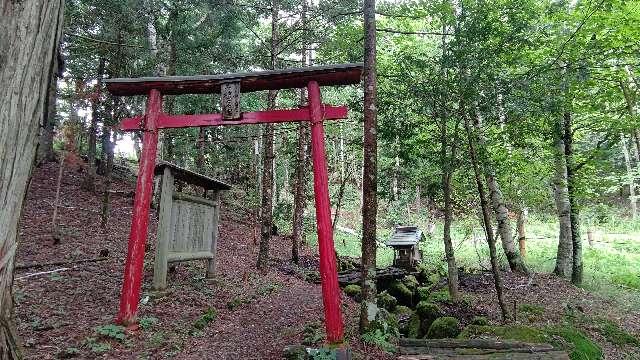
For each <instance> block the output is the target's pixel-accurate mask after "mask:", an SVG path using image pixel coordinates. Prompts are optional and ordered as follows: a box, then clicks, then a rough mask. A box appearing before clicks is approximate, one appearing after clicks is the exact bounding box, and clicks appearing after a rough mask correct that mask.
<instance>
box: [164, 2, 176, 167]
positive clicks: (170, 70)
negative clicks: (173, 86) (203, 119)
mask: <svg viewBox="0 0 640 360" xmlns="http://www.w3.org/2000/svg"><path fill="white" fill-rule="evenodd" d="M170 16H172V17H174V18H175V16H176V11H172V12H171V15H170ZM177 63H178V51H177V48H176V39H175V34H173V33H172V34H171V37H170V39H169V63H168V64H167V76H174V75H176V66H177ZM164 98H165V99H166V101H165V103H164V104H165V105H164V107H165V112H166V113H167V114H173V109H174V107H175V103H176V97H175V95H167V96H165V97H164ZM163 134H164V145H165V150H164V153H165V154H164V155H165V160H167V161H174V145H173V139H172V136H171V134H172V132H171V131H166V130H165V131H163Z"/></svg>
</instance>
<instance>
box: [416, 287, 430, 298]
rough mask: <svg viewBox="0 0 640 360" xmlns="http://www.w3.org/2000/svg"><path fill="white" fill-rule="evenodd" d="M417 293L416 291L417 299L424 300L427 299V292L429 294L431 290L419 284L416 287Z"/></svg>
mask: <svg viewBox="0 0 640 360" xmlns="http://www.w3.org/2000/svg"><path fill="white" fill-rule="evenodd" d="M417 293H418V301H424V300H428V299H429V294H431V291H430V289H429V288H428V287H426V286H421V287H419V288H418V291H417Z"/></svg>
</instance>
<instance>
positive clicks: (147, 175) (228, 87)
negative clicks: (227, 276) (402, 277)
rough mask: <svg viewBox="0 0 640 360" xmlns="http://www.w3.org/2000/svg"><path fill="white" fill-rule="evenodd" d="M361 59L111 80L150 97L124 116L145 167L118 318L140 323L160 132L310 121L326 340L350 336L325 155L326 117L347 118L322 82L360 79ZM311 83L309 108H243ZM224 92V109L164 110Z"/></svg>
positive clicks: (118, 91)
mask: <svg viewBox="0 0 640 360" xmlns="http://www.w3.org/2000/svg"><path fill="white" fill-rule="evenodd" d="M361 73H362V64H342V65H329V66H312V67H305V68H299V69H286V70H275V71H261V72H251V73H237V74H225V75H205V76H168V77H149V78H129V79H109V80H106V84H107V89H108V90H109V92H111V94H113V95H117V96H133V95H146V96H147V108H146V113H145V115H141V116H136V117H133V118H127V119H123V120H122V122H121V123H120V128H121V129H122V130H125V131H132V130H141V131H144V136H143V142H142V154H141V157H140V167H139V168H140V170H139V173H138V180H137V184H136V193H135V199H134V205H133V214H132V219H131V231H130V233H129V245H128V252H127V260H126V263H125V269H124V281H123V284H122V293H121V297H120V310H119V312H118V318H117V320H118V321H119V322H121V323H125V324H130V323H133V322H135V321H136V314H137V310H138V301H139V298H140V287H141V285H142V275H143V260H144V247H145V242H146V240H147V234H148V225H149V206H150V204H151V197H152V194H153V176H154V175H153V169H154V166H155V162H156V150H157V146H158V131H159V130H161V129H167V128H182V127H193V126H224V125H245V124H265V123H279V122H299V121H309V122H310V123H311V150H312V160H313V190H314V195H315V201H316V221H317V231H318V248H319V252H320V278H321V280H322V299H323V304H324V317H325V327H326V331H327V341H329V342H330V343H340V342H342V340H343V334H344V331H343V322H342V314H341V310H340V288H339V286H338V278H337V269H336V258H335V249H334V244H333V231H332V227H331V209H330V203H329V185H328V175H327V160H326V156H325V142H324V137H325V135H324V123H323V122H324V120H336V119H343V118H346V117H347V108H346V107H345V106H330V105H325V104H322V99H321V96H320V86H331V85H348V84H357V83H359V82H360V77H361ZM304 87H306V88H307V92H308V98H309V103H308V106H306V107H302V108H298V109H285V110H268V111H257V112H241V111H240V109H239V103H240V101H239V96H240V93H241V92H251V91H260V90H279V89H292V88H304ZM210 93H221V94H222V96H221V97H222V113H220V114H203V115H171V114H165V113H163V112H162V96H163V95H181V94H210Z"/></svg>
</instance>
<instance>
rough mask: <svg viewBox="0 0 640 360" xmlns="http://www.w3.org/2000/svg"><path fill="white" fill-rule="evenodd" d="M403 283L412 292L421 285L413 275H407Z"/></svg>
mask: <svg viewBox="0 0 640 360" xmlns="http://www.w3.org/2000/svg"><path fill="white" fill-rule="evenodd" d="M402 283H403V284H404V285H405V286H406V287H407V288H408V289H409V290H411V291H415V290H416V289H417V288H418V286H420V283H419V282H418V280H417V279H416V277H415V276H413V275H407V276H405V277H404V278H403V279H402Z"/></svg>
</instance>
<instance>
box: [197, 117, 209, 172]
mask: <svg viewBox="0 0 640 360" xmlns="http://www.w3.org/2000/svg"><path fill="white" fill-rule="evenodd" d="M206 132H207V128H206V127H204V126H200V128H199V129H198V140H197V141H196V167H197V168H198V170H199V171H200V172H204V170H203V169H204V165H205V164H204V162H205V158H204V150H205V144H206V139H207V134H206Z"/></svg>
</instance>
